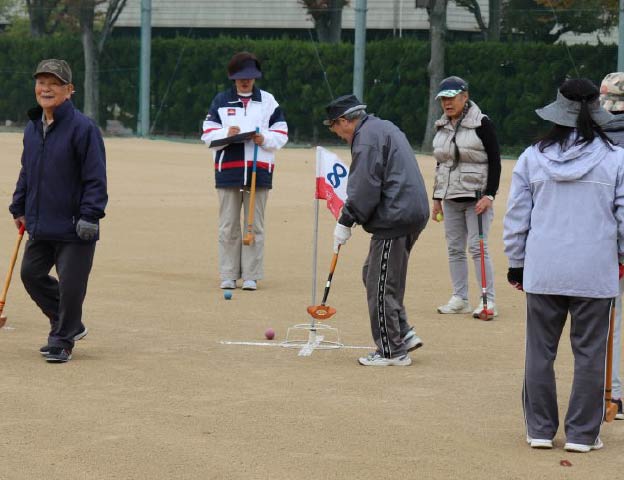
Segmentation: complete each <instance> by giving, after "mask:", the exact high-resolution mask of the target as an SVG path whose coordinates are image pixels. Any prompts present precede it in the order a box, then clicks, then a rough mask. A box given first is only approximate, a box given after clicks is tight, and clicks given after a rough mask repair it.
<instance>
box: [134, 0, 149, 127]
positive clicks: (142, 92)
mask: <svg viewBox="0 0 624 480" xmlns="http://www.w3.org/2000/svg"><path fill="white" fill-rule="evenodd" d="M151 55H152V0H141V62H140V72H139V77H140V79H139V121H138V124H137V135H138V136H139V137H147V136H148V135H149V127H150V63H151V62H150V57H151Z"/></svg>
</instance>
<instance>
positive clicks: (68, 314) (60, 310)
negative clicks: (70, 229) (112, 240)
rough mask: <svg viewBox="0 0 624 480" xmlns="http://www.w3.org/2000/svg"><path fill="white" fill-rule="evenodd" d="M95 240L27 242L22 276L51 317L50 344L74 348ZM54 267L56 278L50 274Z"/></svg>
mask: <svg viewBox="0 0 624 480" xmlns="http://www.w3.org/2000/svg"><path fill="white" fill-rule="evenodd" d="M94 254H95V242H89V243H82V242H80V243H79V242H55V241H47V240H32V239H29V240H28V241H27V242H26V248H25V249H24V258H23V259H22V268H21V272H20V274H21V277H22V282H23V283H24V287H25V288H26V291H27V292H28V294H29V295H30V297H31V298H32V299H33V300H34V301H35V303H36V304H37V306H38V307H39V308H40V309H41V311H42V312H43V313H44V315H45V316H46V317H48V319H49V320H50V334H49V335H48V345H49V346H50V347H60V348H69V349H70V350H71V349H72V348H74V335H76V334H77V333H80V332H81V331H82V330H83V329H84V325H83V323H82V304H83V302H84V299H85V295H86V294H87V282H88V280H89V273H90V272H91V266H92V265H93V256H94ZM53 267H56V273H57V275H58V280H57V279H56V278H54V277H52V276H51V275H50V271H51V270H52V268H53Z"/></svg>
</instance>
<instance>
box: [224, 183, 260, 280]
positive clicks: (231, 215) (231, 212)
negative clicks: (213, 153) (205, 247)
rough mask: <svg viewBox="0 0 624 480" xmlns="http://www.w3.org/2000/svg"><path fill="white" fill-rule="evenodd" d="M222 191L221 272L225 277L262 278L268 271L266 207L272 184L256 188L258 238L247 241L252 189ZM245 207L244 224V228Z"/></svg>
mask: <svg viewBox="0 0 624 480" xmlns="http://www.w3.org/2000/svg"><path fill="white" fill-rule="evenodd" d="M217 193H218V194H219V273H220V275H221V280H238V279H239V278H242V279H243V280H260V279H261V278H262V276H263V274H264V265H263V262H264V209H265V208H266V204H267V199H268V197H269V189H268V188H256V199H255V208H254V224H253V232H254V236H255V238H254V242H253V243H252V244H251V245H243V243H242V242H243V235H244V232H246V230H247V218H248V215H249V191H247V190H245V191H242V190H241V189H240V188H239V187H235V188H217ZM241 207H242V208H243V219H242V222H243V225H244V228H242V229H241Z"/></svg>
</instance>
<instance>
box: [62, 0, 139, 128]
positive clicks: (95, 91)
mask: <svg viewBox="0 0 624 480" xmlns="http://www.w3.org/2000/svg"><path fill="white" fill-rule="evenodd" d="M66 1H67V2H70V3H71V8H70V13H72V14H73V15H74V16H75V17H76V18H77V19H78V22H79V24H80V37H81V40H82V49H83V54H84V64H85V78H84V106H83V111H84V113H85V115H87V116H89V117H91V118H93V120H95V122H96V123H98V120H99V105H100V75H99V60H100V55H101V54H102V51H103V50H104V45H105V44H106V40H108V38H109V37H110V34H111V32H112V30H113V27H114V25H115V22H116V21H117V19H118V18H119V14H120V13H121V12H122V10H123V9H124V7H125V6H126V1H127V0H109V1H105V0H66ZM100 12H101V13H100ZM96 26H97V27H98V28H97V29H96Z"/></svg>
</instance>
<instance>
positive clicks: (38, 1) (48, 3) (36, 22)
mask: <svg viewBox="0 0 624 480" xmlns="http://www.w3.org/2000/svg"><path fill="white" fill-rule="evenodd" d="M63 8H64V5H61V0H26V9H27V10H28V18H29V20H30V34H31V35H32V36H33V37H43V36H45V35H48V34H50V33H53V32H54V30H56V27H57V25H58V23H59V19H60V18H61V16H62V10H63Z"/></svg>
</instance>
